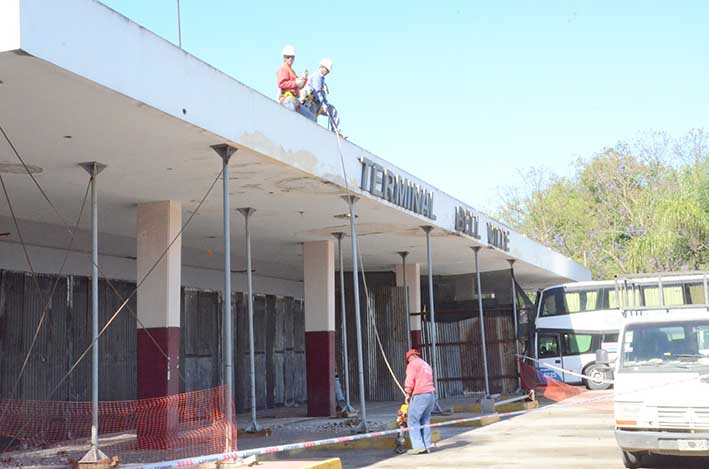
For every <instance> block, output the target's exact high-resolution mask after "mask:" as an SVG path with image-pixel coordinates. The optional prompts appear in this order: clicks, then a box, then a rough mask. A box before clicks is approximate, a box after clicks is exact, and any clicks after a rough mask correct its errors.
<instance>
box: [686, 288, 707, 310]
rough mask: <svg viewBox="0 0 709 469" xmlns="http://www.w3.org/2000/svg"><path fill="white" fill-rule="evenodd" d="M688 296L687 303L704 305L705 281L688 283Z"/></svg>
mask: <svg viewBox="0 0 709 469" xmlns="http://www.w3.org/2000/svg"><path fill="white" fill-rule="evenodd" d="M687 298H688V299H689V301H688V302H687V304H690V305H703V304H704V301H705V298H704V284H703V283H691V284H688V285H687Z"/></svg>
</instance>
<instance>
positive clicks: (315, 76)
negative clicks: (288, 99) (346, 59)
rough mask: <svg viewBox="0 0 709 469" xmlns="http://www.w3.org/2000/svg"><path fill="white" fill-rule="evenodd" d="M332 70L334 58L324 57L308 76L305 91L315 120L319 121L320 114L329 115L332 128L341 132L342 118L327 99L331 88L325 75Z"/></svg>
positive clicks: (306, 100) (306, 99)
mask: <svg viewBox="0 0 709 469" xmlns="http://www.w3.org/2000/svg"><path fill="white" fill-rule="evenodd" d="M330 72H332V59H329V58H324V59H322V60H321V61H320V67H318V70H316V71H315V72H314V73H312V74H311V75H310V77H309V78H308V83H307V85H306V87H305V93H304V95H305V102H306V103H307V106H308V109H309V110H310V112H311V113H312V114H313V116H315V118H314V119H313V120H315V121H317V116H318V115H320V114H322V115H325V116H328V123H329V127H330V130H332V131H333V132H339V128H340V118H339V117H338V115H337V109H335V107H334V106H333V105H332V104H330V103H329V102H328V100H327V95H328V94H329V93H330V90H329V89H328V87H327V84H326V83H325V77H326V76H328V75H329V74H330Z"/></svg>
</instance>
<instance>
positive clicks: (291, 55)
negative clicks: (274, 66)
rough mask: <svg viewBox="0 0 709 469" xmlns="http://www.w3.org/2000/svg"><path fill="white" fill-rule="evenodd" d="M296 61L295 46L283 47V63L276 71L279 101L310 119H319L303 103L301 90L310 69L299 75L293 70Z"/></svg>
mask: <svg viewBox="0 0 709 469" xmlns="http://www.w3.org/2000/svg"><path fill="white" fill-rule="evenodd" d="M293 62H295V47H293V46H291V45H290V44H289V45H287V46H285V47H284V48H283V65H281V67H280V68H279V69H278V71H276V82H277V83H278V102H279V103H281V104H282V105H283V106H285V107H286V108H288V109H290V110H291V111H296V112H299V113H300V114H302V115H304V116H305V117H307V118H308V119H312V120H315V119H317V118H316V117H315V116H314V115H313V114H312V113H311V112H310V110H309V109H307V108H306V107H305V106H303V105H302V103H301V102H300V99H298V97H299V95H300V90H301V89H303V87H305V84H306V82H307V79H308V71H307V70H305V71H304V72H303V75H302V76H298V75H297V74H296V73H295V70H293Z"/></svg>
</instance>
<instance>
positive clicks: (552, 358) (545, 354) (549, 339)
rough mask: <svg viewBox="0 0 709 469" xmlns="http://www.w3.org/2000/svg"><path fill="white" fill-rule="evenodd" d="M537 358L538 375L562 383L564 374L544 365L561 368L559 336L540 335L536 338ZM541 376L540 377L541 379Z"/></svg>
mask: <svg viewBox="0 0 709 469" xmlns="http://www.w3.org/2000/svg"><path fill="white" fill-rule="evenodd" d="M537 357H538V359H539V373H540V375H544V376H549V377H550V378H553V379H555V380H557V381H561V382H563V381H564V373H563V372H561V371H559V370H556V369H554V368H549V367H547V366H545V365H552V366H554V367H556V368H562V363H561V349H560V347H559V334H551V333H541V334H539V335H538V336H537ZM542 377H543V376H540V378H542Z"/></svg>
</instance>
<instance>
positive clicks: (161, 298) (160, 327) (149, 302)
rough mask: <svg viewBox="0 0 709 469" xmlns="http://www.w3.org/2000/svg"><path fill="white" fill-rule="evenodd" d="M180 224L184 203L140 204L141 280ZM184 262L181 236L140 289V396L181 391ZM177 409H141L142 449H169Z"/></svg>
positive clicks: (154, 395)
mask: <svg viewBox="0 0 709 469" xmlns="http://www.w3.org/2000/svg"><path fill="white" fill-rule="evenodd" d="M181 227H182V206H181V204H180V202H178V201H173V200H170V201H161V202H150V203H145V204H140V205H138V220H137V234H136V238H137V244H138V246H137V259H136V265H137V281H138V282H140V281H141V280H142V279H143V278H144V277H145V276H146V275H147V274H148V272H149V271H150V269H151V268H153V265H154V264H155V262H156V261H157V260H158V259H159V258H160V256H161V255H162V253H163V252H164V251H165V250H166V249H167V247H168V246H169V245H170V243H171V242H172V241H173V239H175V237H176V236H177V234H178V233H179V232H180V229H181ZM181 263H182V237H181V236H180V237H179V238H178V239H177V240H176V241H175V242H174V244H173V245H172V246H171V247H170V249H169V251H168V252H167V253H166V254H165V256H164V257H163V258H162V260H161V261H160V262H159V263H158V264H157V266H155V268H154V269H153V270H152V272H151V273H150V275H149V276H148V277H147V279H146V280H145V281H144V282H143V284H142V285H141V287H140V288H139V289H138V295H137V303H138V319H139V320H140V322H139V323H138V331H137V333H138V334H137V354H138V383H137V384H138V386H137V394H138V396H137V397H138V399H148V398H155V397H164V396H172V395H174V394H177V393H179V391H180V383H179V369H178V367H179V363H180V357H179V352H180V283H181ZM141 323H142V324H141ZM156 343H157V345H156ZM158 346H159V347H158ZM161 349H162V350H161ZM165 355H167V358H166V357H165ZM173 407H174V406H171V405H164V406H158V407H156V406H151V407H150V410H148V409H146V411H145V412H140V416H139V418H138V429H137V433H138V445H139V447H141V448H146V449H161V448H165V447H167V445H168V440H169V439H170V438H173V437H174V436H175V432H176V430H177V424H178V420H177V419H178V415H177V412H176V409H175V408H173ZM158 409H159V410H158Z"/></svg>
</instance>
